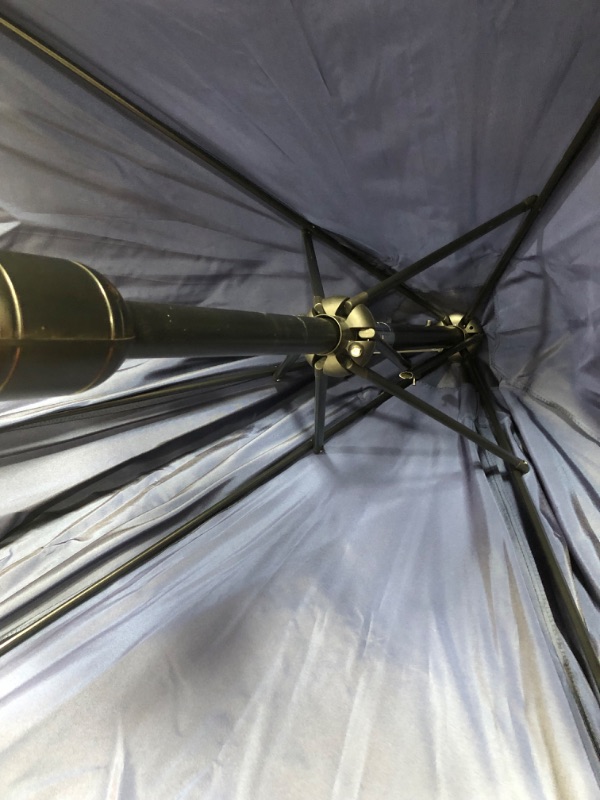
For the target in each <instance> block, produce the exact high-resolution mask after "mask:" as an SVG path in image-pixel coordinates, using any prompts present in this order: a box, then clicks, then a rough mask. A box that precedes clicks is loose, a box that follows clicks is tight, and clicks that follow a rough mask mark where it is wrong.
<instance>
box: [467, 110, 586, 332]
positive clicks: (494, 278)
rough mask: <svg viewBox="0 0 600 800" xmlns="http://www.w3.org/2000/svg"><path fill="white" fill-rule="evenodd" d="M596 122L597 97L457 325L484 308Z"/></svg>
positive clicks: (468, 319)
mask: <svg viewBox="0 0 600 800" xmlns="http://www.w3.org/2000/svg"><path fill="white" fill-rule="evenodd" d="M599 125H600V98H598V100H596V102H595V103H594V105H593V106H592V110H591V111H590V113H589V114H588V115H587V117H586V118H585V120H584V121H583V124H582V125H581V127H580V128H579V130H578V131H577V133H576V134H575V136H574V137H573V139H572V140H571V143H570V144H569V146H568V147H567V149H566V150H565V152H564V154H563V156H562V158H561V159H560V161H559V162H558V164H557V165H556V167H555V168H554V171H553V172H552V174H551V175H550V177H549V179H548V181H547V183H546V185H545V186H544V188H543V189H542V191H541V192H540V193H539V195H538V196H537V198H536V200H535V202H534V204H533V205H532V207H531V208H530V210H529V213H528V214H527V216H526V217H525V219H524V220H523V222H522V223H521V224H520V225H519V227H518V228H517V230H516V232H515V234H514V236H513V238H512V239H511V240H510V242H509V244H508V246H507V247H506V249H505V250H504V252H503V253H502V255H501V256H500V259H499V260H498V263H497V264H496V266H495V267H494V269H493V270H492V272H491V273H490V275H489V277H488V278H487V280H486V281H485V282H484V283H483V285H482V286H481V287H480V289H479V291H478V292H477V295H476V297H475V299H474V300H473V302H472V304H471V307H470V308H469V310H468V311H467V312H466V313H465V314H464V316H463V318H462V320H461V321H460V325H461V326H464V325H466V324H467V323H468V322H469V321H470V320H471V319H472V318H473V317H474V316H475V314H476V313H477V311H478V310H480V309H482V308H484V307H485V306H486V305H487V303H488V301H489V299H490V297H491V296H492V294H493V292H494V289H495V288H496V286H497V285H498V283H499V282H500V280H501V279H502V276H503V275H504V273H505V272H506V270H507V268H508V266H509V264H510V262H511V261H512V258H513V256H514V255H515V254H516V252H517V250H518V249H519V247H520V245H521V244H522V242H523V240H524V239H525V237H526V236H527V234H528V233H529V231H530V230H531V228H532V226H533V224H534V223H535V221H536V220H537V218H538V217H539V215H540V213H541V212H542V210H543V209H544V207H545V206H546V205H547V203H548V201H549V200H550V198H551V197H552V195H553V194H554V191H555V189H556V188H557V187H558V185H559V184H560V182H561V181H562V179H563V178H564V177H565V175H566V174H567V172H568V171H569V168H570V167H571V166H572V165H573V163H574V162H575V161H576V159H577V157H578V156H579V154H580V153H581V151H582V150H583V149H584V147H585V146H586V145H587V143H588V142H589V141H590V139H591V137H592V136H593V134H594V133H595V131H596V130H597V129H598V126H599Z"/></svg>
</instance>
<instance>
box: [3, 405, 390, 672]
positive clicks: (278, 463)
mask: <svg viewBox="0 0 600 800" xmlns="http://www.w3.org/2000/svg"><path fill="white" fill-rule="evenodd" d="M388 399H389V395H387V394H386V393H381V394H379V395H378V396H377V397H375V398H374V399H373V400H371V401H370V402H369V403H366V404H365V405H364V406H362V407H361V408H358V409H356V410H355V411H352V412H351V413H350V414H348V415H347V416H345V417H343V418H342V419H341V420H339V421H338V422H335V423H333V424H331V425H328V426H327V428H326V429H325V434H324V439H325V440H327V439H329V438H331V437H332V436H334V435H335V434H336V433H339V432H340V431H342V430H344V428H346V427H348V426H349V425H351V424H352V423H353V422H356V420H358V419H361V418H362V417H363V416H365V414H368V413H369V412H370V411H372V410H373V409H375V408H377V407H379V406H380V405H382V403H385V402H386V400H388ZM313 446H314V437H313V436H311V437H309V438H308V439H305V440H304V441H303V442H301V443H300V444H299V445H297V446H296V447H294V448H292V449H291V450H290V451H288V452H287V453H284V455H283V456H280V457H279V458H277V459H275V461H273V462H272V463H271V464H269V465H268V466H267V467H265V468H264V469H262V470H260V471H259V472H257V473H256V474H255V475H252V476H251V477H250V478H248V479H247V480H245V481H243V483H241V484H240V486H238V487H237V488H236V489H234V490H233V491H232V492H230V493H229V494H228V495H226V496H225V497H224V498H222V499H221V500H219V501H218V502H217V503H214V504H213V505H212V506H210V507H209V508H207V509H205V510H204V511H203V512H202V513H200V514H197V515H196V516H194V517H193V518H192V519H190V520H188V521H187V522H185V523H184V524H183V525H180V526H179V527H178V528H175V529H174V530H172V531H171V532H169V533H168V534H167V535H166V536H164V537H162V538H161V539H159V540H158V541H157V542H154V543H153V544H151V545H149V546H148V547H147V548H146V549H145V550H143V551H142V552H141V553H138V554H136V555H135V556H132V557H131V558H130V559H129V560H128V561H126V562H125V563H123V564H120V565H119V566H117V567H115V568H113V569H112V570H111V571H110V572H109V573H108V574H107V575H104V576H103V577H101V578H99V579H98V580H95V581H94V582H93V583H92V584H91V585H89V586H86V587H85V588H83V589H81V590H79V591H78V592H76V593H75V594H73V595H72V596H71V597H68V598H67V599H66V600H63V601H61V602H59V603H58V604H57V605H56V606H54V607H53V608H51V609H50V610H48V611H45V612H43V613H42V614H41V615H40V616H39V617H37V618H35V619H31V614H32V611H31V609H32V608H33V607H34V605H35V603H36V598H32V600H31V601H29V602H28V603H27V604H26V608H27V617H28V619H27V621H26V622H24V623H18V622H16V621H15V625H14V627H13V628H11V629H10V630H8V631H5V632H3V634H2V637H1V638H0V657H1V656H3V655H4V654H5V653H8V652H10V651H11V650H13V649H14V648H15V647H17V646H18V645H20V644H22V643H23V642H26V641H27V640H28V639H30V638H31V637H32V636H34V635H35V634H36V633H38V632H40V631H42V630H44V628H47V627H48V626H49V625H51V624H52V623H53V622H56V621H57V620H59V619H61V617H64V616H65V615H66V614H67V613H69V612H70V611H72V610H74V609H75V608H77V607H78V606H80V605H82V604H83V603H85V602H86V601H87V600H90V599H91V598H93V597H95V596H96V595H98V594H99V593H100V592H102V591H104V590H105V589H107V588H108V587H110V586H112V585H113V584H115V583H116V582H117V581H118V580H120V579H121V578H124V577H126V576H127V575H129V574H131V573H132V572H134V570H136V569H138V568H139V567H141V566H143V565H144V564H147V563H148V562H149V561H151V560H152V559H154V558H156V557H157V556H158V555H160V554H161V553H163V552H164V551H165V550H167V549H168V548H169V547H171V546H173V545H174V544H176V543H177V542H179V541H181V540H182V539H183V538H185V536H187V535H188V534H190V533H192V532H193V531H194V530H196V529H197V528H199V527H200V526H201V525H202V524H204V523H205V522H208V520H210V519H212V518H213V517H215V516H216V515H217V514H219V513H220V512H221V511H225V510H226V509H228V508H230V507H231V506H232V505H234V504H235V503H237V502H239V501H240V500H242V499H243V498H244V497H246V496H248V495H249V494H250V493H251V492H253V491H255V490H256V489H258V488H259V487H261V486H263V485H264V484H265V483H267V482H268V481H269V480H271V479H272V478H274V477H276V476H277V475H279V474H281V473H282V472H283V471H284V470H286V469H287V468H288V467H291V466H292V465H293V464H295V463H296V462H297V461H299V460H300V459H301V458H302V457H303V456H305V455H306V454H307V453H310V452H311V451H312V449H313ZM67 580H68V579H67ZM47 595H48V592H46V593H43V594H42V595H41V597H40V600H39V602H47ZM19 615H20V609H15V611H14V612H11V614H10V620H11V621H12V620H16V618H17V617H18V616H19ZM6 623H7V621H6V620H3V619H0V626H2V624H4V625H6ZM9 624H10V623H9Z"/></svg>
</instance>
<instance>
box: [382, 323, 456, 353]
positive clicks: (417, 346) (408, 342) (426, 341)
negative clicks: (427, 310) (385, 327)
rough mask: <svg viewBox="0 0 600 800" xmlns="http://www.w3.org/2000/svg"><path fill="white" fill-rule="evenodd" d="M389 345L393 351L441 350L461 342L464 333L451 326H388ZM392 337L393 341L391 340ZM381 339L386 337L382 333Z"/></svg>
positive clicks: (392, 324) (393, 324)
mask: <svg viewBox="0 0 600 800" xmlns="http://www.w3.org/2000/svg"><path fill="white" fill-rule="evenodd" d="M389 330H390V334H391V335H390V341H388V342H387V343H388V344H390V345H391V346H392V347H393V348H394V349H395V350H406V351H410V350H437V349H439V350H442V349H444V348H445V347H451V346H452V345H454V344H458V343H459V342H462V341H463V340H464V338H465V334H464V331H462V330H461V329H460V328H456V327H453V326H448V327H445V326H442V325H400V324H396V323H394V322H391V323H390V324H389ZM392 336H393V340H392ZM383 338H385V339H386V341H387V337H386V335H385V333H383Z"/></svg>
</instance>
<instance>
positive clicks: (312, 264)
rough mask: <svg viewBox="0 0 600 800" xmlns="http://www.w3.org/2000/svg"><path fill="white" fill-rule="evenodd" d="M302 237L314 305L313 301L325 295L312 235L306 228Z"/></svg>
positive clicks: (318, 300) (317, 300)
mask: <svg viewBox="0 0 600 800" xmlns="http://www.w3.org/2000/svg"><path fill="white" fill-rule="evenodd" d="M302 239H303V240H304V249H305V251H306V263H307V264H308V274H309V276H310V287H311V289H312V293H313V305H314V303H318V302H320V301H321V300H322V299H323V298H324V297H325V292H324V290H323V281H322V280H321V273H320V272H319V265H318V263H317V256H316V253H315V246H314V244H313V240H312V235H311V233H310V231H308V230H306V228H305V229H304V230H303V231H302Z"/></svg>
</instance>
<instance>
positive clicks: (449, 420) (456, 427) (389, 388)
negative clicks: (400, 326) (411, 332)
mask: <svg viewBox="0 0 600 800" xmlns="http://www.w3.org/2000/svg"><path fill="white" fill-rule="evenodd" d="M348 369H349V370H350V371H351V372H353V373H354V374H355V375H359V376H360V377H361V378H364V379H365V380H368V381H369V382H370V383H372V384H374V385H375V386H377V387H378V388H380V389H383V390H384V391H386V392H389V393H390V394H392V395H394V397H397V398H398V399H399V400H403V401H404V402H405V403H406V404H407V405H409V406H412V407H413V408H416V409H417V410H418V411H421V412H423V413H424V414H426V415H427V416H428V417H431V418H432V419H435V420H436V421H437V422H441V424H442V425H445V426H446V427H447V428H450V430H452V431H455V432H456V433H459V434H460V435H461V436H464V437H465V439H469V440H470V441H472V442H474V443H475V444H476V445H477V446H478V447H481V448H483V449H484V450H489V451H490V452H491V453H494V455H496V456H498V457H499V458H501V459H502V460H503V461H505V462H506V463H507V464H510V465H511V466H512V467H514V468H515V469H517V470H519V472H523V473H525V472H528V471H529V465H528V464H527V462H526V461H525V460H524V459H522V458H518V457H517V456H515V455H514V454H513V453H511V452H509V451H508V450H506V449H505V448H504V447H499V446H498V445H497V444H495V442H490V440H489V439H486V438H485V437H484V436H481V435H480V434H478V433H476V432H475V431H474V430H472V429H471V428H467V426H466V425H463V424H462V423H460V422H458V421H457V420H455V419H453V417H450V416H448V414H444V413H443V412H442V411H440V410H439V409H437V408H435V406H432V405H430V404H429V403H426V402H425V401H424V400H421V398H420V397H415V395H413V394H411V393H410V392H407V391H406V389H404V388H402V386H400V385H398V384H397V383H393V382H392V381H390V380H388V379H387V378H384V377H383V376H382V375H379V374H378V373H377V372H374V371H373V370H372V369H368V368H367V367H361V366H359V365H358V364H355V363H352V364H351V365H350V364H349V365H348Z"/></svg>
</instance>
